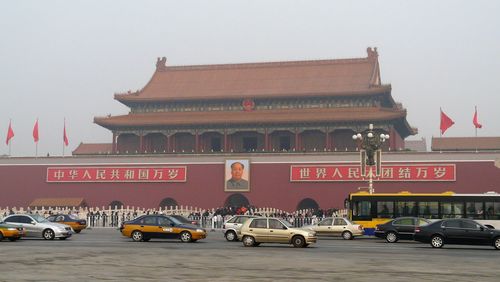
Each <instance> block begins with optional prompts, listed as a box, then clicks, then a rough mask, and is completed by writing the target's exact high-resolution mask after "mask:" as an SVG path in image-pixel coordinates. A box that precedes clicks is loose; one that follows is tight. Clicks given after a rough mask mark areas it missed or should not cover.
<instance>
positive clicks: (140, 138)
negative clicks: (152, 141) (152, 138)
mask: <svg viewBox="0 0 500 282" xmlns="http://www.w3.org/2000/svg"><path fill="white" fill-rule="evenodd" d="M143 141H144V136H142V135H139V153H144V142H143Z"/></svg>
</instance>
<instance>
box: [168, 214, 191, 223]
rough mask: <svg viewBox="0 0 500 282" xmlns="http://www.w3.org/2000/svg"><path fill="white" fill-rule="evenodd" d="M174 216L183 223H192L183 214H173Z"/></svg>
mask: <svg viewBox="0 0 500 282" xmlns="http://www.w3.org/2000/svg"><path fill="white" fill-rule="evenodd" d="M172 217H173V218H175V219H177V220H178V221H179V222H182V223H191V221H190V220H189V219H187V218H185V217H183V216H181V215H175V216H172Z"/></svg>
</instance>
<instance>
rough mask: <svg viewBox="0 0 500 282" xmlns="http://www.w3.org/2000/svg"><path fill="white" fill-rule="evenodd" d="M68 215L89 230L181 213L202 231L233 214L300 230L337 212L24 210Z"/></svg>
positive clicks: (232, 208)
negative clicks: (83, 222)
mask: <svg viewBox="0 0 500 282" xmlns="http://www.w3.org/2000/svg"><path fill="white" fill-rule="evenodd" d="M61 212H62V213H68V214H73V215H74V216H76V217H78V218H82V219H86V220H87V224H88V226H90V227H119V225H120V224H121V223H122V222H124V221H127V220H132V219H134V218H136V217H138V216H141V215H149V214H180V215H184V216H187V218H188V219H191V220H195V221H197V222H198V224H199V225H200V226H201V227H203V228H209V229H219V228H222V227H223V224H224V222H225V221H226V220H228V219H229V218H231V217H232V216H234V215H255V216H269V217H276V218H281V219H283V220H286V221H288V222H289V223H290V224H291V225H293V226H296V227H300V226H302V225H305V224H314V223H316V222H318V221H319V220H320V219H322V218H324V217H329V216H332V215H334V216H336V215H337V214H336V213H337V209H328V210H323V209H305V210H300V211H296V212H292V213H289V212H285V211H280V210H276V209H262V208H257V207H255V206H250V205H248V206H239V207H235V206H228V207H220V208H217V209H212V210H203V211H192V212H190V213H186V212H185V211H182V210H163V211H159V210H156V209H142V210H141V209H134V210H101V211H99V210H96V211H93V210H85V211H84V212H81V211H80V210H78V209H69V210H63V211H62V210H59V209H56V210H52V209H46V210H31V209H27V210H26V211H24V212H23V213H36V214H41V215H43V216H45V217H48V216H50V215H52V214H57V213H61ZM14 213H16V211H14V210H13V209H10V210H8V211H4V213H3V217H6V216H7V215H10V214H14Z"/></svg>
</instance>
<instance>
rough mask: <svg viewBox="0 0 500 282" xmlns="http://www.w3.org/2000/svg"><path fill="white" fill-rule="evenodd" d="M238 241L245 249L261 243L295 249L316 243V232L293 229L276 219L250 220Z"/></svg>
mask: <svg viewBox="0 0 500 282" xmlns="http://www.w3.org/2000/svg"><path fill="white" fill-rule="evenodd" d="M238 237H239V239H240V240H241V241H243V245H244V246H245V247H256V246H258V245H260V244H261V243H282V244H292V245H293V246H294V247H296V248H303V247H307V246H308V245H309V244H311V243H316V232H314V231H311V230H305V229H300V228H293V227H292V226H291V225H290V224H289V223H288V222H286V221H283V220H281V219H278V218H266V217H258V218H250V219H248V220H247V221H245V223H243V226H242V227H241V233H240V234H239V236H238Z"/></svg>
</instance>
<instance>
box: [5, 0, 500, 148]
mask: <svg viewBox="0 0 500 282" xmlns="http://www.w3.org/2000/svg"><path fill="white" fill-rule="evenodd" d="M499 14H500V1H477V0H476V1H457V0H450V1H422V0H420V1H402V0H395V1H372V0H370V1H311V0H309V1H290V0H288V1H271V0H265V1H256V0H249V1H235V0H227V1H214V0H211V1H125V0H120V1H102V0H99V1H38V0H34V1H21V0H18V1H6V0H2V1H0V91H1V92H0V93H1V94H0V95H1V98H2V99H1V103H0V136H1V140H0V141H1V142H2V143H1V144H0V155H1V154H6V153H8V146H7V145H6V144H5V138H6V136H7V127H8V123H9V119H12V126H13V129H14V132H15V137H14V139H13V140H12V141H13V143H12V155H14V156H33V155H34V154H35V145H34V142H33V138H32V130H33V125H34V123H35V120H36V118H39V126H40V142H39V155H46V154H47V152H50V154H51V155H60V154H61V153H62V129H63V119H64V118H66V126H67V131H68V136H69V141H70V145H69V147H67V148H66V154H68V152H69V151H71V150H74V149H75V148H76V146H78V144H79V143H80V142H84V143H98V142H111V133H110V132H109V131H108V130H106V129H104V128H102V127H100V126H98V125H96V124H94V123H93V117H95V116H104V115H107V114H113V115H118V114H126V113H128V108H127V107H125V106H123V105H122V104H121V103H119V102H117V101H115V100H114V99H113V94H114V93H115V92H125V91H127V90H129V89H130V90H137V89H140V88H142V87H143V86H144V85H145V84H146V83H147V82H148V80H149V79H150V78H151V76H152V74H153V72H154V69H155V62H156V58H157V57H160V56H166V57H167V65H191V64H222V63H243V62H265V61H288V60H310V59H336V58H357V57H366V48H367V47H368V46H376V47H378V50H379V61H380V67H381V75H382V82H383V83H390V84H392V96H393V98H394V99H395V100H396V101H397V102H401V103H403V106H404V107H405V108H407V110H408V117H407V119H408V121H409V123H410V125H412V126H415V127H418V129H419V134H418V135H417V136H413V137H411V139H416V138H421V137H425V138H426V139H427V142H428V144H430V139H431V137H432V136H439V107H443V109H444V111H445V112H446V113H447V114H448V115H449V116H450V117H451V118H452V119H454V121H455V125H454V126H453V127H452V128H450V129H449V130H448V131H447V132H446V134H445V136H450V137H451V136H473V135H474V127H473V125H472V116H473V114H474V106H475V105H477V107H478V112H479V120H480V122H481V123H482V124H483V129H481V130H479V132H478V135H479V136H499V135H500V134H499V132H500V123H499V121H500V110H499V107H500V99H499V95H500V83H499V82H500V76H499V75H500V71H499V70H500V31H499V27H500V16H499Z"/></svg>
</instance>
